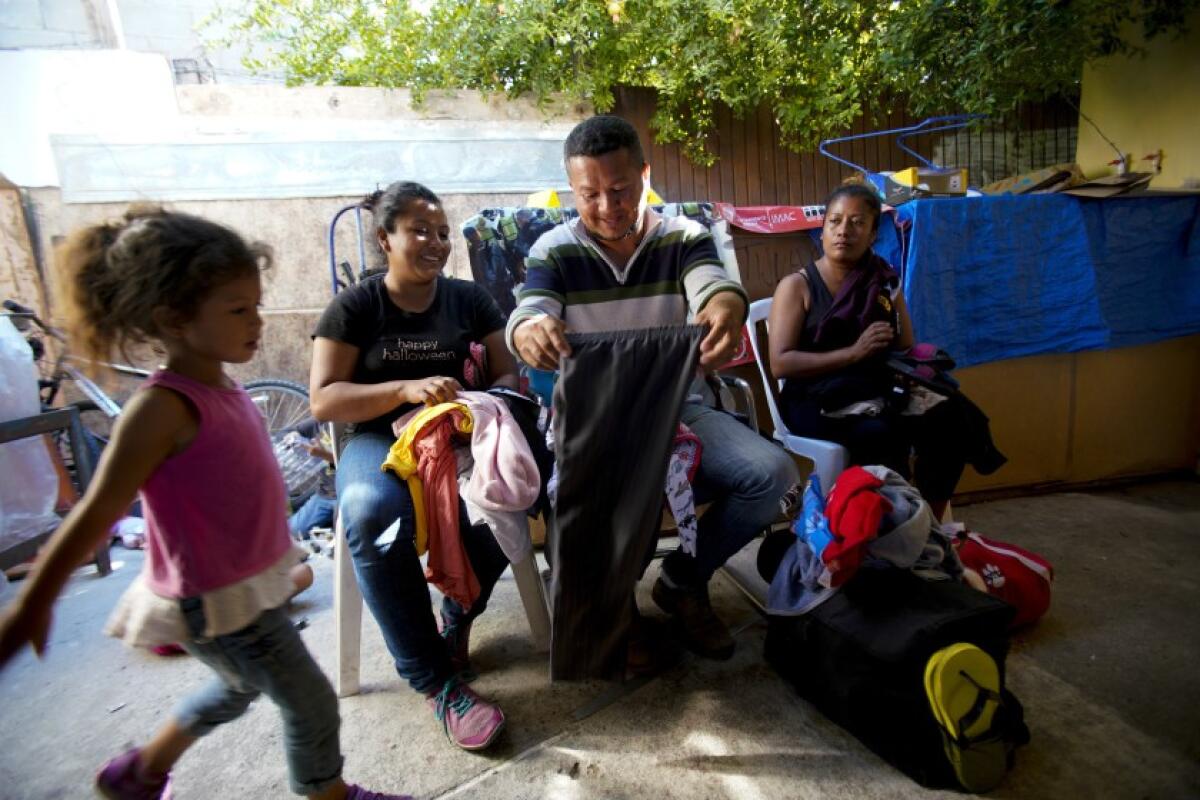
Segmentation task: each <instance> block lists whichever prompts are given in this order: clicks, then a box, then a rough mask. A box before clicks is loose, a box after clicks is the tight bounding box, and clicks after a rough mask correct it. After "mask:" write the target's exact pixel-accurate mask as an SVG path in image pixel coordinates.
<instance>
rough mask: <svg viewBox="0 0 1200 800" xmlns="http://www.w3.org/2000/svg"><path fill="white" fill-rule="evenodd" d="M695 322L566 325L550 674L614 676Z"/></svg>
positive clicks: (657, 504)
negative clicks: (593, 329)
mask: <svg viewBox="0 0 1200 800" xmlns="http://www.w3.org/2000/svg"><path fill="white" fill-rule="evenodd" d="M703 335H704V329H703V328H700V327H698V326H686V327H673V328H647V329H644V330H633V331H614V332H609V333H588V334H571V335H569V336H568V337H567V340H568V341H569V342H570V345H571V351H572V354H571V356H570V357H569V358H566V359H563V362H562V367H561V369H560V373H559V378H558V383H557V384H556V386H555V389H554V442H555V461H556V463H557V465H558V494H557V500H556V503H555V514H554V524H553V525H552V526H551V530H550V536H549V542H548V544H549V547H550V557H551V563H552V564H553V573H552V578H551V583H550V598H551V604H552V633H551V645H550V678H551V680H582V679H588V678H602V679H619V678H621V677H622V676H623V674H624V670H625V655H626V645H627V639H628V634H629V628H630V624H631V622H632V619H633V611H634V609H633V590H634V586H635V585H636V583H637V581H638V579H639V578H640V577H641V575H642V572H643V571H644V570H645V565H646V553H647V552H649V550H650V548H651V547H652V546H653V542H654V537H655V536H656V534H657V532H658V523H659V518H660V515H661V513H662V511H661V510H662V495H663V480H664V479H665V477H666V473H667V460H668V458H669V457H670V452H671V442H672V441H673V439H674V436H675V426H676V425H677V423H678V422H679V412H680V409H681V407H682V405H683V401H684V399H685V398H686V395H687V389H688V386H689V384H690V383H691V380H692V378H693V376H694V375H695V371H696V363H697V360H698V355H699V344H700V339H701V338H702V337H703Z"/></svg>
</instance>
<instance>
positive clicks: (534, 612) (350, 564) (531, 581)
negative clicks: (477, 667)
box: [330, 422, 550, 697]
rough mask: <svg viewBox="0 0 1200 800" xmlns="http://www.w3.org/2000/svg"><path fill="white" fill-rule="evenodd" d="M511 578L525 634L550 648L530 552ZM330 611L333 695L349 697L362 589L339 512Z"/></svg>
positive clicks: (354, 684)
mask: <svg viewBox="0 0 1200 800" xmlns="http://www.w3.org/2000/svg"><path fill="white" fill-rule="evenodd" d="M344 427H345V426H344V424H342V423H337V422H334V423H330V439H332V440H333V452H334V453H335V456H334V458H335V463H336V458H337V456H336V453H337V452H338V450H339V448H338V437H339V436H340V435H341V432H342V428H344ZM512 571H513V578H514V579H515V580H516V584H517V591H518V592H520V595H521V604H522V605H523V606H524V607H525V616H526V617H527V618H528V620H529V633H530V637H531V638H532V639H533V646H534V648H535V649H536V650H537V651H538V652H543V653H544V652H548V651H549V650H550V605H549V603H548V601H547V600H546V589H545V585H544V584H543V583H542V576H541V573H540V572H539V571H538V567H537V559H536V556H535V555H534V554H532V553H531V554H530V555H529V557H528V558H526V559H525V560H524V561H521V562H520V563H518V564H513V565H512ZM333 572H334V584H333V613H334V617H335V618H336V620H337V664H338V668H337V681H336V684H337V685H336V688H337V695H338V697H349V696H350V695H353V694H358V690H359V667H360V662H361V659H362V609H363V598H362V590H361V589H359V588H358V578H357V576H356V575H355V574H354V561H353V559H352V558H351V556H350V549H349V546H348V545H347V543H346V530H345V528H344V527H343V526H342V519H341V515H340V514H338V515H336V519H335V521H334V545H333Z"/></svg>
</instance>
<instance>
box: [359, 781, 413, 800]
mask: <svg viewBox="0 0 1200 800" xmlns="http://www.w3.org/2000/svg"><path fill="white" fill-rule="evenodd" d="M346 800H413V797H412V795H410V794H384V793H383V792H372V791H371V790H370V789H364V788H363V787H361V786H357V785H355V784H353V783H352V784H350V785H349V786H347V787H346Z"/></svg>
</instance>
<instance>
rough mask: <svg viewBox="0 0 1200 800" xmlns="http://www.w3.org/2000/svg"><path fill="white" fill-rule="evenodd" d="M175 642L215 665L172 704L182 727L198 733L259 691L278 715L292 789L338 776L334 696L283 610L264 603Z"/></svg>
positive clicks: (230, 716)
mask: <svg viewBox="0 0 1200 800" xmlns="http://www.w3.org/2000/svg"><path fill="white" fill-rule="evenodd" d="M185 602H186V601H185ZM200 613H201V614H203V612H200ZM199 624H200V625H203V622H202V621H201V622H200V623H199ZM195 629H196V628H195V626H193V630H195ZM201 630H202V628H201ZM182 644H183V647H184V649H186V650H187V651H188V653H190V654H191V655H193V656H195V658H196V660H198V661H201V662H203V663H204V664H206V665H207V666H209V667H210V668H211V669H212V670H213V671H215V672H216V673H217V675H216V679H215V680H213V681H212V682H210V683H209V684H208V685H207V686H205V687H204V688H203V689H201V690H200V691H198V692H196V693H194V694H192V695H190V696H188V697H187V698H185V699H184V701H183V702H182V703H181V704H180V706H179V708H177V709H176V711H175V721H176V722H177V723H178V724H179V726H180V727H181V728H183V729H184V730H185V731H187V733H188V734H190V735H191V736H195V737H200V736H203V735H205V734H207V733H208V732H209V731H211V730H212V729H213V728H215V727H217V726H218V725H221V724H224V723H226V722H230V721H232V720H235V719H237V718H238V717H240V716H241V715H242V714H243V713H244V712H245V711H246V709H247V708H249V706H250V703H251V702H253V701H254V700H255V699H256V698H258V696H259V695H263V694H265V695H266V696H267V697H269V698H271V700H272V701H274V703H275V705H277V706H278V707H279V713H280V715H281V716H282V717H283V747H284V751H285V753H286V755H287V763H288V773H289V778H290V783H291V789H292V791H293V792H295V793H296V794H302V795H309V794H317V793H320V792H322V791H324V790H325V789H328V788H329V787H330V786H332V785H333V784H334V783H335V782H336V781H337V780H339V779H340V778H341V775H342V752H341V748H340V746H339V744H338V728H339V726H340V724H341V719H340V718H339V717H338V702H337V696H336V695H335V694H334V692H333V687H332V686H330V685H329V679H328V678H326V677H325V673H323V672H321V668H320V667H319V666H317V662H316V661H314V660H313V657H312V654H310V653H309V652H308V648H307V647H305V646H304V641H303V640H302V639H301V638H300V634H299V633H297V632H296V629H295V627H293V625H292V622H291V620H290V619H288V616H287V614H285V613H283V611H281V610H280V609H277V608H276V609H271V610H270V611H266V612H263V614H262V616H260V617H259V618H258V619H256V620H255V621H254V622H252V623H250V624H249V625H247V626H246V627H245V628H242V629H241V630H239V631H235V632H234V633H230V634H226V635H224V636H217V637H215V638H212V639H205V638H200V639H191V640H188V641H185V642H183V643H182Z"/></svg>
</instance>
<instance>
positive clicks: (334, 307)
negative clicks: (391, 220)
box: [313, 275, 504, 438]
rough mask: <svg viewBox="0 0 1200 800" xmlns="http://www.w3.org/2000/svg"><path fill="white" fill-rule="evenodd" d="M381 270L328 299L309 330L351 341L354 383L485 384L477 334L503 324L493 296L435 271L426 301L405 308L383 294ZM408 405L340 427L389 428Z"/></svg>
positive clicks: (352, 430) (350, 430)
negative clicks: (445, 380) (418, 307)
mask: <svg viewBox="0 0 1200 800" xmlns="http://www.w3.org/2000/svg"><path fill="white" fill-rule="evenodd" d="M383 278H384V276H383V275H373V276H371V277H369V278H366V279H365V280H363V281H362V282H360V283H359V284H357V285H355V286H351V287H350V288H348V289H346V290H345V291H343V292H341V293H340V294H338V295H337V297H335V298H334V299H333V302H331V303H330V304H329V306H328V307H327V308H326V309H325V313H324V314H322V315H321V320H320V321H319V322H318V323H317V329H316V332H315V333H314V334H313V335H314V336H321V337H324V338H326V339H333V340H334V341H337V342H345V343H346V344H350V345H353V346H355V347H357V348H358V350H359V354H358V362H357V363H356V364H355V365H354V375H353V377H352V378H351V380H352V381H354V382H355V383H384V382H386V381H397V380H401V381H411V380H420V379H421V378H430V377H433V376H435V375H444V376H446V377H449V378H454V379H455V380H457V381H458V382H459V383H460V384H462V386H463V388H464V389H477V390H480V391H482V390H483V389H486V388H487V385H488V383H489V381H488V376H487V367H486V363H487V362H486V358H485V354H484V348H483V339H484V337H485V336H487V335H488V334H491V333H495V332H496V331H498V330H503V329H504V316H503V315H502V314H501V313H500V309H499V308H498V307H497V306H496V301H495V300H493V299H492V298H491V296H490V295H488V293H487V292H486V291H485V290H484V289H483V288H482V287H480V286H477V285H476V284H474V283H471V282H470V281H460V280H457V279H455V278H444V277H439V278H438V279H437V292H436V294H435V295H434V298H433V303H432V304H430V306H429V308H427V309H426V310H424V311H421V312H419V313H416V312H411V311H404V310H403V309H400V308H398V307H397V306H396V304H395V303H393V302H392V300H391V298H390V297H388V293H387V287H386V286H385V285H384V283H383ZM410 408H412V405H410V404H405V405H402V406H399V407H397V408H395V409H393V410H391V411H389V412H387V413H386V414H384V415H382V416H380V417H376V418H375V419H372V420H367V421H364V422H357V423H353V424H351V425H349V426H347V428H346V436H347V438H348V437H350V436H353V435H355V434H357V433H363V432H365V431H378V432H382V433H388V434H389V435H390V433H391V425H392V420H394V419H396V418H397V417H399V416H401V415H402V414H404V413H405V412H406V411H408V410H409V409H410Z"/></svg>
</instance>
